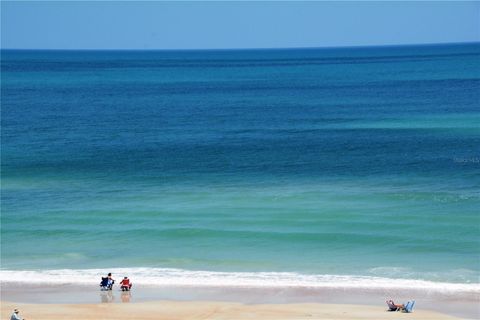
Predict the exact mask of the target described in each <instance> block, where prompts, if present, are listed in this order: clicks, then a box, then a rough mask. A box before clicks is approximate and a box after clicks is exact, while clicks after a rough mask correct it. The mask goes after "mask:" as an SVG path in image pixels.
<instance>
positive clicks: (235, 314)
mask: <svg viewBox="0 0 480 320" xmlns="http://www.w3.org/2000/svg"><path fill="white" fill-rule="evenodd" d="M14 308H19V309H20V315H21V316H22V317H25V319H26V320H40V319H45V320H47V319H48V320H56V319H62V320H64V319H92V320H93V319H95V320H98V319H112V320H113V319H115V320H122V319H156V320H167V319H172V320H182V319H188V320H193V319H272V320H273V319H275V320H282V319H289V320H292V319H369V320H374V319H409V320H412V319H422V320H428V319H432V320H433V319H435V320H441V319H460V318H455V317H452V316H448V315H444V314H441V313H436V312H432V311H425V310H415V312H414V313H401V312H388V311H386V307H383V306H367V305H347V304H317V303H308V304H261V305H257V304H255V305H251V304H241V303H230V302H204V301H202V302H195V301H193V302H172V301H158V302H138V303H113V304H109V303H99V304H26V303H11V302H2V304H1V319H10V315H11V312H12V310H13V309H14Z"/></svg>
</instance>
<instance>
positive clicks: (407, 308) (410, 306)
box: [403, 300, 415, 313]
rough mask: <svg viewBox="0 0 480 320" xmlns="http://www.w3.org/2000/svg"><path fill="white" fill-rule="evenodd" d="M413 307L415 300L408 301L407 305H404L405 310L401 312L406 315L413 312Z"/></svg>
mask: <svg viewBox="0 0 480 320" xmlns="http://www.w3.org/2000/svg"><path fill="white" fill-rule="evenodd" d="M414 306H415V300H412V301H408V302H407V304H406V305H405V308H403V312H407V313H411V312H413V307H414Z"/></svg>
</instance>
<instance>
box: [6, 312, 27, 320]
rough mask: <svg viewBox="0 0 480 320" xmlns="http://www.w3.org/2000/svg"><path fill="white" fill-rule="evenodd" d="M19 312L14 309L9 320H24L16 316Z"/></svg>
mask: <svg viewBox="0 0 480 320" xmlns="http://www.w3.org/2000/svg"><path fill="white" fill-rule="evenodd" d="M19 312H20V310H18V309H14V310H13V313H12V316H11V317H10V320H25V319H23V318H22V317H20V316H19V315H18V313H19Z"/></svg>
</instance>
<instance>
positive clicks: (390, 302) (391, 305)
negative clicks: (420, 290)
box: [387, 299, 405, 311]
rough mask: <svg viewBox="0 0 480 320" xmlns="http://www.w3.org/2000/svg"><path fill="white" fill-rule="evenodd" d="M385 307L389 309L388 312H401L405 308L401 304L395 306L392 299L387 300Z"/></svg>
mask: <svg viewBox="0 0 480 320" xmlns="http://www.w3.org/2000/svg"><path fill="white" fill-rule="evenodd" d="M387 305H388V308H389V311H399V310H403V309H404V308H405V305H403V304H395V302H393V300H392V299H390V300H387Z"/></svg>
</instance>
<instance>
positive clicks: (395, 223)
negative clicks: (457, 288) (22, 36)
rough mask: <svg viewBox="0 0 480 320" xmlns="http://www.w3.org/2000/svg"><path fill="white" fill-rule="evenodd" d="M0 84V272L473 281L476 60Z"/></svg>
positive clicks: (95, 69)
mask: <svg viewBox="0 0 480 320" xmlns="http://www.w3.org/2000/svg"><path fill="white" fill-rule="evenodd" d="M1 68H2V69H1V71H2V74H1V90H2V91H1V104H2V106H1V107H2V113H1V116H2V119H1V125H2V128H1V133H2V138H1V139H2V140H1V142H2V145H1V147H2V150H1V152H2V154H1V160H2V167H1V168H2V181H1V182H2V202H1V209H2V218H1V219H2V221H1V222H2V225H1V231H2V233H1V240H2V251H1V257H2V269H4V270H30V269H39V270H45V269H61V268H68V269H80V268H82V269H88V268H103V267H130V268H134V267H147V268H178V269H186V270H209V271H228V272H237V271H248V272H257V271H267V272H274V271H290V272H298V273H304V274H318V275H323V274H340V275H360V276H381V277H394V278H395V277H408V278H413V279H426V280H431V281H441V282H460V283H469V282H474V283H478V282H479V274H480V249H479V248H480V246H479V245H480V217H479V214H478V211H479V210H478V209H479V208H480V193H479V192H480V191H479V190H480V44H462V45H437V46H405V47H371V48H343V49H298V50H297V49H295V50H293V49H291V50H238V51H236V50H224V51H13V50H8V51H2V61H1Z"/></svg>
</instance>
